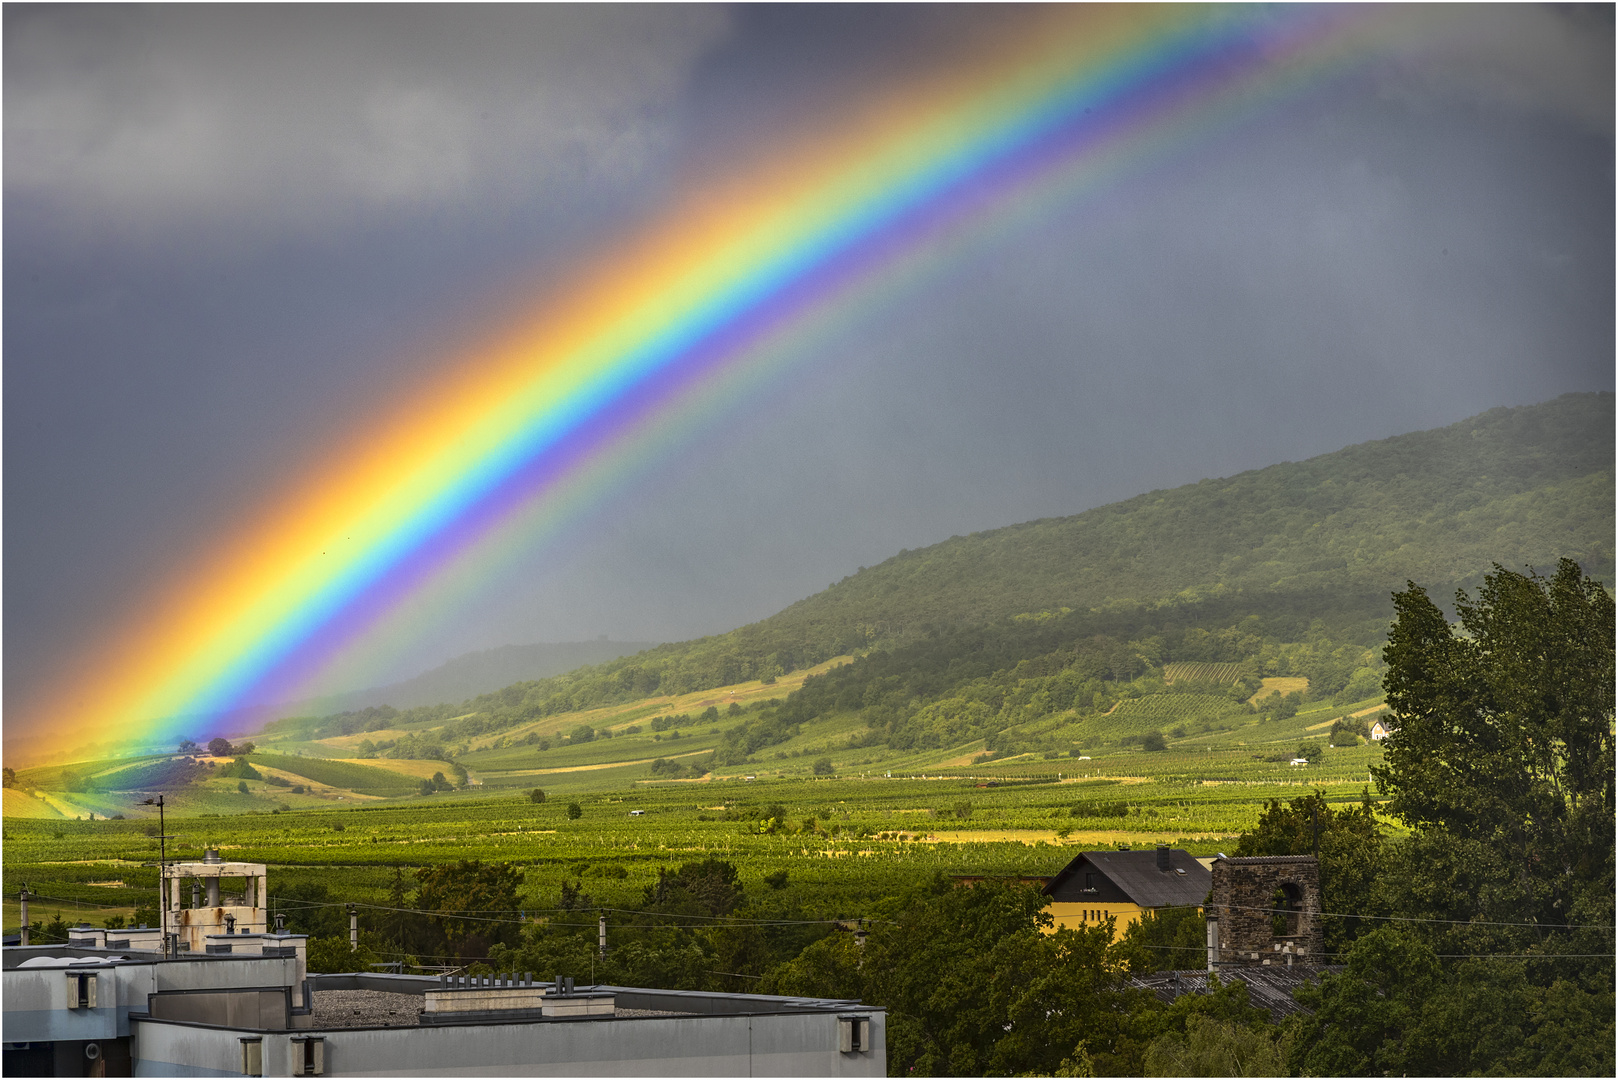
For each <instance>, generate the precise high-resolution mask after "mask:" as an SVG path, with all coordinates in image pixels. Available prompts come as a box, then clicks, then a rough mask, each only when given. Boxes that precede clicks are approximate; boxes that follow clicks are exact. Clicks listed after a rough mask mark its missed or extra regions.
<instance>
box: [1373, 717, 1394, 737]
mask: <svg viewBox="0 0 1618 1080" xmlns="http://www.w3.org/2000/svg"><path fill="white" fill-rule="evenodd" d="M1392 734H1393V725H1391V724H1389V723H1388V722H1387V721H1385V720H1378V721H1377V722H1376V723H1374V724H1372V725H1371V741H1372V742H1381V741H1382V740H1383V739H1386V738H1387V737H1388V736H1389V735H1392Z"/></svg>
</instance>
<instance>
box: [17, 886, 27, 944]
mask: <svg viewBox="0 0 1618 1080" xmlns="http://www.w3.org/2000/svg"><path fill="white" fill-rule="evenodd" d="M17 899H18V901H19V902H21V904H22V932H21V933H20V934H19V935H18V936H17V940H18V942H19V943H21V944H23V945H27V944H28V882H26V881H25V882H23V883H22V895H21V896H19V897H18V898H17Z"/></svg>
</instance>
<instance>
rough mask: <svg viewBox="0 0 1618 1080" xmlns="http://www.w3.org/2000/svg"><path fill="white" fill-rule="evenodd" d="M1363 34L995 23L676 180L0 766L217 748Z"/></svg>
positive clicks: (1348, 24)
mask: <svg viewBox="0 0 1618 1080" xmlns="http://www.w3.org/2000/svg"><path fill="white" fill-rule="evenodd" d="M1376 21H1377V18H1376V17H1375V16H1374V15H1372V14H1368V13H1367V12H1366V10H1365V9H1339V8H1319V7H1304V8H1285V9H1274V8H1235V9H1226V8H1209V7H1190V8H1177V7H1164V6H1155V5H1142V6H1127V7H1122V8H1091V7H1081V8H1074V7H1053V8H1042V9H1039V10H1037V11H1035V12H1032V13H1029V12H1020V13H1017V14H1015V16H1010V15H1008V19H1007V27H1006V29H1005V32H1004V33H1003V34H1001V35H999V37H998V38H997V39H995V40H980V41H978V42H975V43H974V44H973V49H972V52H971V54H970V55H969V56H964V57H963V56H952V57H949V58H947V61H948V62H947V63H943V64H940V65H939V67H938V70H936V71H933V72H931V73H923V74H920V75H916V74H911V75H908V76H906V77H905V79H904V80H903V82H902V85H899V86H898V87H897V88H895V89H894V90H893V91H892V92H890V93H887V94H884V95H880V96H878V97H876V98H875V99H874V100H872V101H869V102H867V103H865V104H864V105H863V107H862V108H861V109H860V110H857V111H855V112H854V113H852V114H851V115H850V116H846V117H840V118H839V120H838V124H837V127H836V128H835V130H833V131H830V132H813V133H810V134H809V135H807V136H803V137H799V138H797V139H796V140H793V141H790V142H787V143H786V144H785V145H783V146H781V147H778V148H776V149H774V150H772V151H771V152H769V153H767V154H765V155H763V156H762V157H761V159H760V160H759V162H758V163H756V164H754V165H753V166H751V167H743V168H737V169H734V170H733V171H732V173H731V175H730V178H729V179H727V180H726V181H724V182H720V183H701V184H694V185H692V190H691V191H690V192H689V193H688V194H687V195H686V196H684V197H683V198H681V199H678V200H676V202H675V204H674V205H672V206H671V207H669V208H668V210H667V211H666V212H665V213H663V214H662V215H661V216H660V217H659V218H657V219H656V220H653V221H652V222H650V223H649V224H647V225H645V226H644V227H641V228H639V229H637V230H636V231H635V232H634V233H633V234H631V235H629V236H626V237H624V238H623V239H621V240H620V241H618V242H616V243H614V244H611V245H608V247H607V248H606V249H605V250H604V251H602V252H600V253H599V254H598V255H596V256H595V257H594V258H593V259H592V260H590V261H589V262H588V264H587V265H584V266H580V267H577V268H575V272H574V273H572V274H571V275H570V277H569V281H568V284H566V285H565V286H564V287H560V288H554V289H550V290H547V292H546V294H545V295H544V296H543V298H542V299H540V300H539V301H537V302H535V303H534V304H532V305H531V306H530V307H529V308H528V310H526V311H524V312H522V313H520V314H519V316H518V317H516V318H514V319H513V320H512V321H511V323H510V324H509V325H508V326H507V327H506V328H504V329H503V330H501V331H500V332H498V333H496V334H492V335H490V336H488V337H487V338H485V339H484V340H481V341H480V342H478V343H476V344H475V345H473V346H470V347H469V348H467V349H466V350H465V351H464V352H462V353H460V354H458V355H455V356H452V357H449V358H447V361H446V363H445V364H443V365H442V370H443V371H444V372H445V374H444V375H443V376H442V377H441V378H439V379H437V380H436V381H432V382H429V384H427V385H425V386H424V387H420V388H417V389H416V390H415V391H414V392H412V393H408V394H404V395H401V398H400V400H399V401H398V403H397V404H396V405H394V406H393V407H391V408H390V409H388V410H387V413H386V419H385V420H384V421H383V422H381V423H378V424H375V425H374V426H372V427H371V428H369V429H368V430H366V431H364V432H362V433H360V434H359V435H358V436H355V437H351V438H348V439H346V440H344V441H342V442H339V443H336V444H334V445H333V447H332V448H331V449H330V450H329V451H328V452H327V453H326V454H325V455H323V463H322V465H321V467H320V468H319V469H317V470H314V471H313V472H312V473H311V474H310V475H307V476H302V477H299V478H296V479H294V480H292V481H291V482H289V483H288V485H287V486H286V488H285V490H283V491H281V492H279V493H277V494H276V495H274V496H273V497H272V498H270V499H269V500H267V501H266V503H265V504H264V506H263V509H262V511H261V512H260V513H259V514H257V515H256V516H255V517H254V518H253V519H252V520H250V521H247V522H243V523H241V524H240V527H239V529H238V531H237V532H235V533H234V534H233V535H231V536H227V537H224V538H214V539H211V540H210V541H209V543H208V545H207V548H206V553H205V555H204V556H203V557H202V558H200V559H198V560H195V561H192V562H188V565H187V566H186V567H185V568H184V571H183V573H179V574H177V575H176V576H175V578H174V579H173V580H170V581H167V582H162V583H159V585H158V586H157V587H156V589H155V590H154V592H153V595H152V596H151V597H150V598H149V599H147V600H146V601H145V602H143V603H142V604H140V605H139V607H138V611H137V614H135V615H133V616H131V617H130V618H129V619H127V620H124V621H123V622H121V623H116V624H114V627H113V630H112V632H111V634H110V637H109V639H108V640H107V641H106V642H103V643H98V644H97V645H95V646H93V647H91V648H90V649H88V650H87V653H86V656H85V657H82V658H75V661H74V663H73V664H72V668H71V670H72V671H73V672H74V673H75V674H74V676H73V684H72V688H71V689H67V688H66V684H65V683H64V685H63V686H62V687H58V692H57V693H54V694H53V695H51V696H50V697H49V699H48V700H46V701H45V702H44V703H43V704H41V705H40V706H39V707H37V708H33V707H25V708H24V709H22V710H20V711H21V712H22V715H21V717H17V716H15V714H14V716H13V717H12V718H9V719H11V720H12V722H11V723H8V724H7V726H6V743H7V747H6V749H7V753H8V754H17V755H19V756H21V757H23V758H34V759H49V758H53V757H54V758H57V759H61V758H63V757H65V756H68V755H71V754H73V753H74V752H75V751H81V750H82V748H83V747H84V746H85V745H87V744H92V743H95V744H101V746H102V747H103V748H105V747H106V746H107V745H108V744H114V743H124V744H135V743H144V744H148V745H151V744H161V743H168V742H172V741H175V740H176V739H177V738H178V737H180V736H182V735H184V736H191V737H199V738H200V737H206V736H208V735H211V734H218V733H219V731H218V726H219V724H220V723H221V721H220V719H219V718H220V717H222V716H225V715H226V714H229V713H231V711H232V710H239V709H241V708H243V707H244V706H250V705H265V704H268V703H273V702H275V701H282V700H288V699H291V698H294V697H297V696H299V695H300V694H302V693H307V692H308V689H309V688H310V687H314V686H317V685H323V684H322V682H321V680H322V679H329V678H330V677H331V673H332V672H333V671H336V670H348V671H355V670H360V669H362V668H363V666H364V662H365V661H364V660H363V658H364V657H366V656H368V655H369V656H376V655H382V654H385V653H386V652H387V651H388V649H390V648H393V647H396V645H397V642H398V641H399V640H400V639H401V635H408V634H409V633H411V632H413V630H412V628H413V627H417V626H419V625H420V624H421V623H422V621H423V620H429V619H430V618H431V617H432V616H433V614H434V613H435V612H437V611H441V610H443V609H444V607H445V605H450V604H453V603H454V602H455V601H456V600H457V598H459V597H462V596H464V595H466V594H467V593H468V592H471V591H474V590H476V589H477V588H478V587H480V585H482V584H484V583H486V582H487V581H488V579H489V578H490V577H491V575H497V574H498V573H499V572H500V568H501V567H502V566H505V565H507V564H508V562H509V559H510V558H511V553H512V552H514V551H524V550H526V551H531V550H533V547H534V545H535V544H536V543H539V542H542V541H543V539H544V538H545V537H546V536H547V535H549V534H550V533H551V532H553V531H554V530H555V529H556V528H557V527H559V525H560V524H561V523H563V522H565V521H566V520H567V519H568V518H569V517H570V516H576V515H577V513H578V512H579V511H580V509H581V508H584V507H587V506H588V505H590V503H591V502H592V500H594V499H597V498H599V494H600V492H601V491H602V490H604V489H605V488H607V487H609V486H611V484H612V483H614V482H615V480H616V479H617V478H619V477H622V476H623V475H626V474H627V473H628V472H629V471H631V470H632V469H633V468H634V467H635V466H636V464H637V463H638V462H641V461H644V460H647V459H648V457H651V456H655V454H657V453H658V452H659V451H660V449H661V448H663V447H666V446H667V445H668V444H669V441H670V440H671V439H675V438H678V437H679V436H680V433H681V432H682V431H688V430H690V429H691V428H692V427H693V426H695V425H700V423H701V422H702V420H703V418H704V417H706V416H708V415H711V414H712V413H713V412H714V411H715V410H716V409H719V408H722V407H724V404H725V403H726V402H728V401H733V400H735V399H736V397H737V396H738V395H740V394H742V393H744V392H745V391H746V388H747V387H750V386H753V385H756V384H757V383H758V382H760V381H761V380H765V379H768V378H771V377H773V375H774V373H775V372H777V371H778V370H779V369H780V368H781V367H782V366H783V365H784V364H785V363H788V362H790V360H788V359H783V357H789V356H790V355H791V354H792V353H793V349H792V348H791V346H793V345H794V344H801V343H802V342H803V341H804V340H806V339H807V338H808V337H811V336H812V335H814V334H815V333H817V332H818V331H817V329H816V328H817V327H819V328H821V329H823V328H824V326H825V325H826V322H827V320H829V319H835V318H837V317H839V315H840V314H846V313H847V312H849V311H851V310H855V309H857V308H858V306H859V304H860V303H862V302H866V303H868V302H871V299H872V298H873V297H879V296H880V295H881V290H882V289H883V288H885V287H891V286H892V284H893V283H894V282H895V281H900V280H902V279H904V278H905V276H906V275H907V274H914V273H916V272H917V271H918V268H921V269H923V270H924V269H925V265H926V264H927V261H928V260H929V259H937V258H942V257H943V256H941V255H940V254H939V252H940V250H941V249H942V248H944V247H946V246H947V245H946V244H943V243H942V241H944V240H947V239H948V238H949V237H951V236H954V235H956V234H958V233H959V232H960V231H961V230H962V229H967V228H982V227H984V225H985V223H989V222H993V221H996V220H1002V221H1003V220H1009V219H1010V218H1013V217H1015V216H1016V215H1017V214H1019V213H1022V214H1029V213H1034V212H1037V207H1038V206H1039V205H1040V200H1042V199H1045V200H1049V199H1052V198H1065V199H1070V198H1072V197H1073V194H1074V193H1075V192H1082V191H1083V190H1087V189H1088V188H1091V187H1093V186H1094V185H1096V184H1098V183H1101V182H1104V181H1106V180H1107V179H1108V178H1111V177H1116V176H1118V175H1120V174H1121V173H1122V171H1123V170H1124V169H1125V168H1127V167H1131V166H1133V165H1136V164H1138V163H1139V162H1142V161H1145V160H1149V159H1151V158H1152V157H1153V156H1154V155H1161V154H1164V153H1169V152H1172V151H1173V150H1174V148H1176V147H1178V146H1181V145H1183V144H1184V143H1185V142H1186V141H1187V140H1189V139H1193V138H1194V137H1195V136H1196V135H1197V134H1198V133H1201V132H1207V131H1210V130H1214V129H1216V128H1218V127H1219V126H1220V125H1221V124H1222V123H1224V122H1225V121H1227V120H1228V119H1230V118H1234V117H1239V116H1241V115H1245V114H1249V113H1250V112H1251V111H1252V109H1253V108H1254V107H1255V106H1256V105H1258V104H1261V103H1263V102H1266V101H1269V100H1273V99H1276V98H1278V97H1281V96H1283V95H1285V94H1286V93H1288V92H1289V91H1290V89H1291V88H1294V87H1297V86H1300V85H1306V84H1309V83H1312V82H1316V81H1318V80H1319V79H1320V78H1321V77H1322V76H1323V75H1324V74H1328V73H1330V72H1333V71H1337V70H1341V69H1342V68H1343V67H1344V66H1345V64H1346V63H1348V62H1349V61H1351V60H1352V59H1354V58H1355V57H1356V56H1358V55H1361V54H1363V53H1364V52H1365V51H1366V41H1367V40H1368V37H1367V35H1368V33H1369V31H1368V30H1367V27H1368V26H1371V25H1373V24H1375V23H1376ZM803 351H805V350H802V349H799V350H798V352H799V353H800V354H801V352H803ZM345 665H347V667H346V668H345ZM356 665H358V666H357V667H356ZM91 673H93V675H92V674H91ZM234 715H236V716H238V717H239V716H240V714H239V713H236V714H234Z"/></svg>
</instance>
